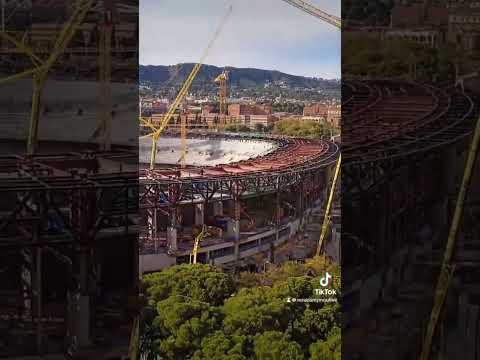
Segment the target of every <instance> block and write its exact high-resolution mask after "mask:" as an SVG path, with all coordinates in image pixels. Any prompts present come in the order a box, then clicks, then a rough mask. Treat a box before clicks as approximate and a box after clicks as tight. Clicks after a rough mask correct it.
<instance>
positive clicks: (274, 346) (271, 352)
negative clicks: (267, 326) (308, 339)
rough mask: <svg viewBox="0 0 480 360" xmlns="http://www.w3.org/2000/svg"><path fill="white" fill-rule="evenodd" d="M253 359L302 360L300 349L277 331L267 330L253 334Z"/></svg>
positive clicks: (302, 355)
mask: <svg viewBox="0 0 480 360" xmlns="http://www.w3.org/2000/svg"><path fill="white" fill-rule="evenodd" d="M254 351H255V359H257V360H303V359H305V357H304V354H303V352H302V349H301V347H300V345H299V344H298V343H296V342H295V341H290V340H289V339H288V337H286V336H285V335H284V334H283V333H281V332H279V331H267V332H264V333H263V334H260V335H257V336H255V340H254Z"/></svg>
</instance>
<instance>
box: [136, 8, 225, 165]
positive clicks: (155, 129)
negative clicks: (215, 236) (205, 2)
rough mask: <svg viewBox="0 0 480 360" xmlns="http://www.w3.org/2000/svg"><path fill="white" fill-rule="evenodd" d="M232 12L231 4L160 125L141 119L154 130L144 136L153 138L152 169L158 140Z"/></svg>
mask: <svg viewBox="0 0 480 360" xmlns="http://www.w3.org/2000/svg"><path fill="white" fill-rule="evenodd" d="M231 12H232V6H230V7H229V8H228V10H227V13H226V14H225V15H224V17H223V18H222V21H221V22H220V25H219V26H218V28H217V31H216V32H215V34H214V36H213V38H212V40H211V41H210V43H209V44H208V46H207V48H206V49H205V51H204V53H203V55H202V57H201V59H200V61H199V62H198V63H197V64H195V66H194V67H193V69H192V71H191V72H190V75H189V76H188V78H187V80H186V81H185V83H184V84H183V86H182V88H181V89H180V91H179V93H178V95H177V97H176V98H175V100H174V101H173V103H172V105H171V106H170V108H169V109H168V112H167V113H166V114H165V116H164V117H163V118H162V120H161V122H160V124H159V126H158V127H155V126H153V125H152V124H151V122H148V121H146V120H144V119H141V121H142V122H143V123H144V124H146V125H147V126H149V127H150V128H152V130H153V131H152V133H150V134H148V135H145V136H142V138H145V137H151V138H152V151H151V154H150V168H151V169H153V168H155V163H156V156H157V141H158V139H159V137H160V135H161V134H162V132H163V130H165V128H166V127H167V125H168V123H169V122H170V120H171V118H172V116H173V114H174V113H175V111H176V110H177V108H178V106H179V105H180V103H181V102H182V100H183V98H184V97H185V96H186V95H187V93H188V90H189V89H190V86H191V85H192V82H193V80H194V79H195V77H196V76H197V74H198V72H199V71H200V69H201V67H202V64H203V62H204V61H205V59H206V57H207V56H208V53H209V52H210V49H211V48H212V47H213V44H214V43H215V41H216V40H217V38H218V36H219V35H220V33H221V31H222V29H223V27H224V25H225V23H226V22H227V20H228V18H229V17H230V14H231ZM183 151H186V149H183ZM182 156H185V155H184V154H182Z"/></svg>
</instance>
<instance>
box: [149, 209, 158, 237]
mask: <svg viewBox="0 0 480 360" xmlns="http://www.w3.org/2000/svg"><path fill="white" fill-rule="evenodd" d="M147 222H148V228H149V235H150V236H151V237H152V238H155V237H156V236H157V209H150V210H148V211H147Z"/></svg>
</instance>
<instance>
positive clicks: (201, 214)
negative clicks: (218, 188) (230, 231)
mask: <svg viewBox="0 0 480 360" xmlns="http://www.w3.org/2000/svg"><path fill="white" fill-rule="evenodd" d="M194 206H195V225H200V226H202V225H203V224H204V223H205V203H203V202H202V203H198V204H195V205H194Z"/></svg>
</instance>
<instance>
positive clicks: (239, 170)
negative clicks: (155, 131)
mask: <svg viewBox="0 0 480 360" xmlns="http://www.w3.org/2000/svg"><path fill="white" fill-rule="evenodd" d="M162 141H163V142H165V143H168V144H169V146H166V147H164V146H162ZM172 141H173V142H175V141H176V143H177V145H178V144H180V138H179V137H175V136H174V135H168V134H167V133H165V134H164V137H162V138H161V139H160V140H159V145H158V147H157V151H158V155H157V164H156V166H155V168H154V169H150V168H149V167H148V166H146V163H147V162H148V161H147V158H148V157H145V156H143V161H142V154H150V146H149V144H147V143H144V144H141V146H140V149H141V150H140V151H141V155H140V159H141V161H142V162H143V166H142V165H141V169H140V186H141V190H140V209H141V217H142V219H144V223H143V225H144V226H145V227H144V231H143V232H142V235H141V237H140V246H141V249H140V253H141V255H140V271H141V272H150V271H156V270H160V269H162V268H164V267H167V266H170V265H174V264H179V263H184V262H189V261H191V255H192V250H193V248H194V240H195V237H196V236H197V235H198V234H199V233H200V232H201V230H202V228H203V226H204V225H206V226H207V232H208V235H207V236H206V237H204V238H203V239H202V241H201V244H200V248H199V250H198V261H199V262H203V263H212V264H218V265H223V266H226V267H230V266H233V267H239V266H253V267H255V266H256V267H259V266H263V265H264V263H265V262H266V261H268V262H275V261H278V260H280V259H284V257H283V256H282V257H280V255H278V256H276V255H277V250H278V249H280V248H283V249H282V250H279V254H280V253H281V254H284V253H287V255H286V256H287V258H290V259H293V258H295V254H294V251H288V250H286V249H285V247H288V243H289V242H290V241H292V239H294V238H295V237H296V235H297V233H298V232H299V229H300V228H301V227H305V225H306V224H307V223H308V218H309V216H310V215H311V213H312V211H313V210H314V209H315V208H318V209H321V208H324V207H325V203H326V198H327V195H328V189H329V183H330V180H331V176H332V174H333V168H334V166H335V163H336V161H337V158H338V152H339V148H338V145H337V144H335V143H333V142H330V141H323V140H317V141H314V140H305V139H296V138H288V137H278V136H272V135H270V136H268V135H262V136H260V135H259V136H253V135H250V136H247V135H228V134H221V133H211V132H210V133H208V132H195V133H191V134H190V137H189V139H188V141H189V142H188V144H189V146H188V152H187V156H186V165H187V166H185V167H180V166H179V165H178V163H179V158H180V157H181V151H180V150H181V146H173V145H172V143H171V142H172ZM168 159H169V160H170V163H168ZM334 222H335V223H336V224H334V226H333V227H332V228H331V231H332V236H330V237H329V240H330V242H329V244H330V245H332V242H333V243H336V244H337V245H336V246H333V247H332V251H333V252H335V250H334V249H337V252H338V249H339V245H338V244H339V243H338V240H339V219H338V218H337V219H335V221H334ZM318 235H319V234H318ZM317 242H318V237H317V239H316V241H314V242H313V246H312V244H310V245H311V246H310V248H309V249H308V250H306V251H307V252H308V251H309V252H310V255H311V253H314V252H315V247H316V243H317ZM306 255H307V254H303V255H302V256H299V258H305V257H306ZM332 255H333V256H335V254H332Z"/></svg>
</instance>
